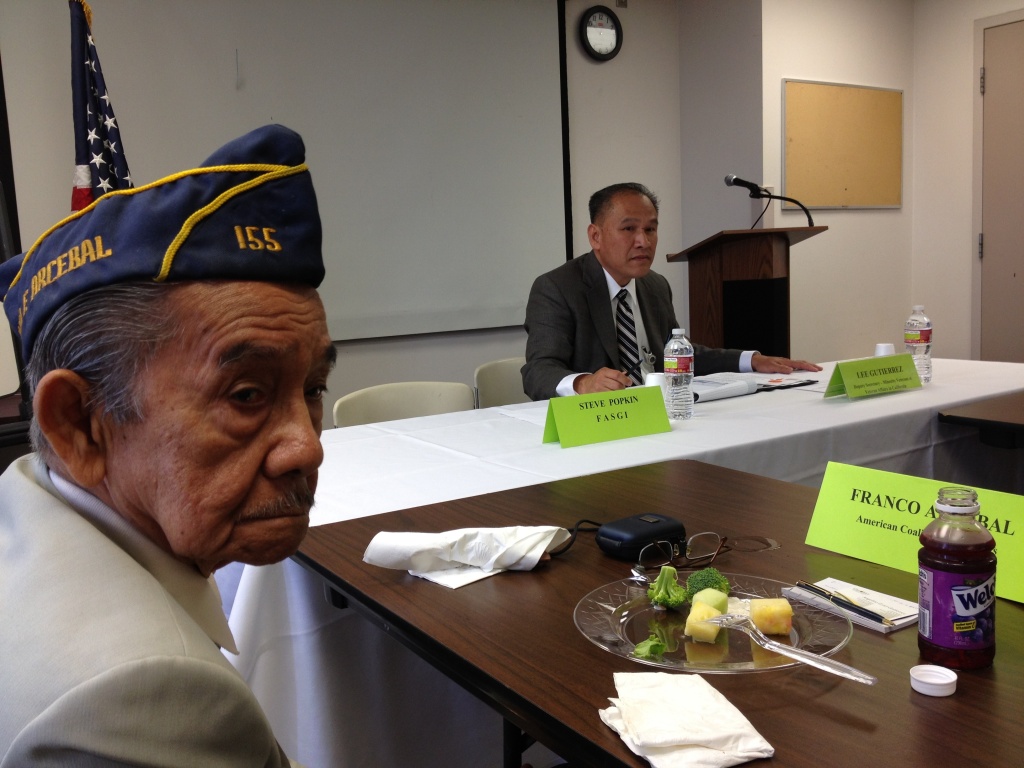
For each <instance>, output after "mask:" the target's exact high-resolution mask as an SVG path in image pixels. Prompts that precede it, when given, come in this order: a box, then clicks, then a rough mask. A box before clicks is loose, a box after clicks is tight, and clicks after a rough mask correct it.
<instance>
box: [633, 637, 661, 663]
mask: <svg viewBox="0 0 1024 768" xmlns="http://www.w3.org/2000/svg"><path fill="white" fill-rule="evenodd" d="M664 652H665V643H663V642H662V641H661V640H659V639H658V636H657V635H651V636H650V637H648V638H647V639H646V640H643V641H641V642H639V643H637V644H636V647H634V648H633V655H634V656H635V657H636V658H638V659H658V658H661V654H663V653H664Z"/></svg>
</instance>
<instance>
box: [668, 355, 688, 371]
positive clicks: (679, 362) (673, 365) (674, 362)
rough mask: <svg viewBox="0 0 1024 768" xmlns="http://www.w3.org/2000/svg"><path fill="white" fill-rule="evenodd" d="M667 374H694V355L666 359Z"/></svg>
mask: <svg viewBox="0 0 1024 768" xmlns="http://www.w3.org/2000/svg"><path fill="white" fill-rule="evenodd" d="M665 373H666V374H670V373H693V355H680V356H679V357H666V358H665Z"/></svg>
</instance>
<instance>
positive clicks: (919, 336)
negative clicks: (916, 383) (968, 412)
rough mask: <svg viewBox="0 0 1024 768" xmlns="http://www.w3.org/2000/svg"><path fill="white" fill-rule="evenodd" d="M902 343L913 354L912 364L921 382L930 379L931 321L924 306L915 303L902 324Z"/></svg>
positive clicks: (925, 382)
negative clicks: (904, 323)
mask: <svg viewBox="0 0 1024 768" xmlns="http://www.w3.org/2000/svg"><path fill="white" fill-rule="evenodd" d="M903 343H904V344H905V345H906V350H907V352H909V353H910V354H911V355H913V356H914V365H915V366H916V367H917V375H918V376H920V377H921V383H922V384H927V383H928V382H929V381H931V380H932V321H931V320H929V319H928V317H927V316H926V315H925V313H924V307H923V306H921V305H920V304H915V305H914V307H913V311H912V312H911V313H910V317H908V318H907V323H906V325H904V326H903Z"/></svg>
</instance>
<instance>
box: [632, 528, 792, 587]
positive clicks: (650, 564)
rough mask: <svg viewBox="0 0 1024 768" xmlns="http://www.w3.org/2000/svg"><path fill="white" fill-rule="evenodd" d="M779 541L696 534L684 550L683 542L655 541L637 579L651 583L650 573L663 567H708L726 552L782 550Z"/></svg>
mask: <svg viewBox="0 0 1024 768" xmlns="http://www.w3.org/2000/svg"><path fill="white" fill-rule="evenodd" d="M779 546H780V545H779V542H777V541H776V540H775V539H769V538H766V537H764V536H734V537H732V538H729V537H727V536H720V535H719V534H717V533H713V532H711V531H705V532H704V533H695V534H694V535H693V536H691V537H690V538H689V539H687V541H686V547H685V548H681V547H680V543H679V542H672V541H652V542H651V543H650V544H648V545H647V546H646V547H644V548H643V549H642V550H640V556H639V557H638V558H637V564H636V565H634V566H633V574H634V578H637V579H638V580H640V581H648V580H649V579H648V577H647V571H649V570H652V569H658V568H661V567H662V566H663V565H681V566H684V567H689V566H696V565H701V566H708V565H711V564H712V563H713V562H715V558H717V557H718V556H719V555H720V554H722V553H723V552H729V551H731V550H736V551H737V552H760V551H763V550H769V549H779Z"/></svg>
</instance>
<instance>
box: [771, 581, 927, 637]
mask: <svg viewBox="0 0 1024 768" xmlns="http://www.w3.org/2000/svg"><path fill="white" fill-rule="evenodd" d="M815 586H818V587H821V588H822V589H824V590H826V591H827V592H831V593H832V594H834V595H837V596H841V597H842V598H844V599H846V600H848V601H849V602H851V603H853V604H855V605H856V606H858V607H860V608H863V609H865V610H867V611H871V612H873V613H876V614H878V615H879V616H882V617H883V618H886V619H888V620H889V621H891V622H892V623H891V624H885V623H883V622H881V621H875V620H873V619H870V618H867V617H865V616H861V615H860V614H857V613H853V612H851V611H847V610H844V609H843V608H842V607H840V606H838V605H835V604H834V603H831V602H829V601H828V600H827V599H826V598H824V597H820V596H819V595H816V594H814V593H813V592H809V591H807V590H805V589H801V588H800V587H786V588H785V589H783V590H782V593H783V594H784V595H785V596H786V597H788V598H790V599H791V600H799V601H801V602H804V603H808V604H809V605H813V606H815V607H816V608H821V609H822V610H825V611H831V612H832V613H838V614H839V615H841V616H848V617H849V618H850V621H852V622H853V623H854V624H859V625H860V626H862V627H867V628H868V629H873V630H875V631H876V632H886V633H888V632H894V631H896V630H897V629H902V628H903V627H906V626H909V625H910V624H916V623H917V603H913V602H911V601H909V600H903V599H901V598H899V597H894V596H892V595H887V594H885V593H884V592H876V591H875V590H873V589H866V588H864V587H859V586H857V585H856V584H850V583H848V582H845V581H840V580H839V579H822V580H821V581H817V582H815Z"/></svg>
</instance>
